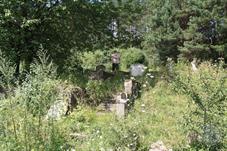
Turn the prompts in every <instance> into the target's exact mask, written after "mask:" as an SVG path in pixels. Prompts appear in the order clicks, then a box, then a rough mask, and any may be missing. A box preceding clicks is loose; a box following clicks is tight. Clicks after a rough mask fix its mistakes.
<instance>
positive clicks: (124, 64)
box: [120, 48, 147, 70]
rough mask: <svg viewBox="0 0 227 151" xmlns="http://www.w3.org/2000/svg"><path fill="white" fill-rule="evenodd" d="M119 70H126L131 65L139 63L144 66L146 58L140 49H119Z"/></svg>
mask: <svg viewBox="0 0 227 151" xmlns="http://www.w3.org/2000/svg"><path fill="white" fill-rule="evenodd" d="M120 53H121V68H122V69H123V70H126V69H128V68H129V67H130V66H131V65H132V64H136V63H141V64H146V63H147V61H146V57H145V55H144V53H143V52H142V50H141V49H137V48H129V49H121V50H120Z"/></svg>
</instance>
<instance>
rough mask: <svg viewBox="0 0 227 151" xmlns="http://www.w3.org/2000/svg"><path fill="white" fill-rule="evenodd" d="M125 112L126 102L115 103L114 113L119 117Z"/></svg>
mask: <svg viewBox="0 0 227 151" xmlns="http://www.w3.org/2000/svg"><path fill="white" fill-rule="evenodd" d="M125 114H126V104H125V103H120V102H119V103H117V104H116V115H117V116H118V117H120V118H122V117H124V116H125Z"/></svg>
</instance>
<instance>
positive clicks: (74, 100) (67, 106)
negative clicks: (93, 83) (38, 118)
mask: <svg viewBox="0 0 227 151" xmlns="http://www.w3.org/2000/svg"><path fill="white" fill-rule="evenodd" d="M58 92H59V93H58V94H59V95H58V99H57V100H56V101H55V102H54V103H53V105H51V106H50V108H49V110H48V113H47V115H46V119H56V120H58V119H60V118H61V117H62V116H65V115H68V114H70V113H71V112H72V111H73V108H75V107H76V106H77V105H78V103H79V101H81V99H82V98H83V97H84V91H83V90H82V89H81V88H79V87H73V86H70V85H69V86H59V87H58Z"/></svg>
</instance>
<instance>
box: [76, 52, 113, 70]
mask: <svg viewBox="0 0 227 151" xmlns="http://www.w3.org/2000/svg"><path fill="white" fill-rule="evenodd" d="M79 59H80V62H81V65H82V67H83V68H85V69H95V68H96V66H98V65H104V64H106V63H107V62H108V60H110V59H109V58H108V56H107V55H106V54H105V51H101V50H96V51H94V52H93V51H90V52H84V53H82V54H80V57H79Z"/></svg>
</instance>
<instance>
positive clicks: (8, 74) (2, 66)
mask: <svg viewBox="0 0 227 151" xmlns="http://www.w3.org/2000/svg"><path fill="white" fill-rule="evenodd" d="M15 69H16V67H15V65H14V64H13V63H12V62H11V61H10V60H8V59H7V58H6V56H4V55H3V54H2V52H1V51H0V85H2V86H3V87H5V88H7V89H9V87H11V86H12V85H14V84H15V82H16V80H15V76H14V72H15Z"/></svg>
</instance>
